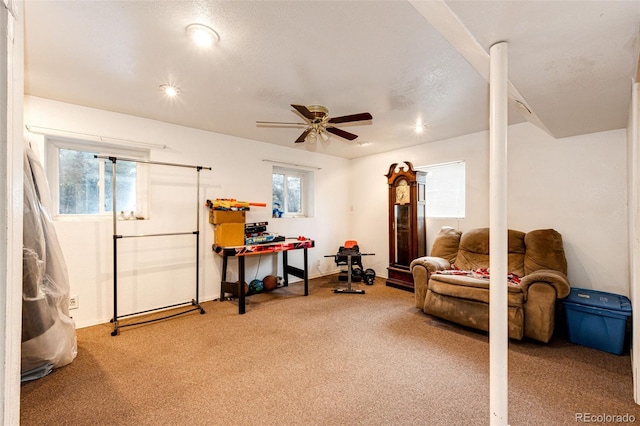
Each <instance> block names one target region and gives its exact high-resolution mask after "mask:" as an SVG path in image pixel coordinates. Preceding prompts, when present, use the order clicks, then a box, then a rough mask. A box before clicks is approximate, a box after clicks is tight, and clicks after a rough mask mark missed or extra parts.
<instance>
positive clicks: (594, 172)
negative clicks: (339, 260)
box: [25, 97, 629, 326]
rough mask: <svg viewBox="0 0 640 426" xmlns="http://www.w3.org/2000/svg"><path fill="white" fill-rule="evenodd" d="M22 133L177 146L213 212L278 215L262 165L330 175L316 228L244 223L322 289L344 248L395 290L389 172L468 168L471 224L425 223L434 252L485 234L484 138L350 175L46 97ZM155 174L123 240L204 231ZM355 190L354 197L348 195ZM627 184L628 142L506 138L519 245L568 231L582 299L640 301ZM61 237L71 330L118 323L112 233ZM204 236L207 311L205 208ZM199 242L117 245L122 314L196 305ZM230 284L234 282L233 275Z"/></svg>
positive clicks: (335, 161) (296, 153)
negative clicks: (589, 294)
mask: <svg viewBox="0 0 640 426" xmlns="http://www.w3.org/2000/svg"><path fill="white" fill-rule="evenodd" d="M25 123H27V124H30V125H37V126H43V127H49V128H55V129H64V130H68V131H73V132H80V133H89V134H95V135H102V136H109V137H115V138H122V139H128V140H135V141H141V142H148V143H156V144H167V145H168V149H166V150H159V149H154V150H152V152H151V155H152V158H151V159H152V160H153V161H167V162H174V163H185V164H198V165H202V166H211V167H212V168H213V171H212V172H206V171H203V172H201V185H202V193H201V198H202V199H205V198H216V197H223V198H237V199H241V200H247V201H264V202H267V203H269V202H270V197H271V195H270V194H271V187H270V173H271V164H270V163H266V162H263V161H262V160H263V159H271V160H273V159H275V160H278V161H284V162H290V163H296V164H305V165H308V166H314V167H319V168H320V170H318V171H316V172H315V173H316V178H315V184H316V192H315V216H314V217H313V218H308V219H279V220H275V219H271V217H270V210H269V209H261V208H253V209H252V210H251V211H250V212H249V215H248V219H247V220H248V221H250V222H253V221H262V220H267V221H269V230H270V231H272V232H278V233H281V234H284V235H286V236H290V237H296V236H298V235H305V236H308V237H311V238H313V239H314V240H315V241H316V248H315V249H312V250H310V252H309V254H310V265H311V275H312V276H317V275H320V274H323V273H331V272H334V271H335V265H334V264H333V262H332V259H330V258H324V255H326V254H333V253H335V251H336V249H337V247H338V246H340V245H341V244H342V243H343V242H344V241H345V240H347V239H355V240H358V242H359V243H360V247H361V249H362V250H363V251H365V252H369V253H375V254H376V255H375V256H370V257H366V258H364V259H363V263H364V264H365V267H367V268H368V267H372V268H374V269H376V272H377V274H378V276H381V277H386V275H387V271H386V266H387V265H388V228H387V196H388V188H387V184H386V177H385V174H386V173H387V171H388V168H389V165H390V164H391V163H402V162H403V161H411V162H412V163H413V164H414V166H415V167H419V166H425V165H430V164H437V163H443V162H449V161H455V160H464V161H465V162H466V179H467V188H466V189H467V194H466V209H467V212H466V217H465V218H464V219H460V220H442V219H440V220H432V219H430V220H428V241H429V242H428V245H429V247H430V246H431V243H432V241H433V237H434V235H435V234H436V233H437V231H438V230H439V229H440V227H441V226H443V225H450V226H454V227H457V228H459V229H461V230H467V229H471V228H475V227H483V226H488V220H489V207H488V191H489V175H488V171H489V163H488V158H489V153H488V149H489V142H488V134H487V133H486V132H481V133H476V134H472V135H467V136H462V137H458V138H453V139H449V140H444V141H439V142H433V143H428V144H422V145H416V146H414V147H412V148H406V149H402V150H397V151H394V152H389V153H384V154H379V155H374V156H369V157H364V158H360V159H356V160H351V161H349V160H345V159H341V158H336V157H331V156H326V155H322V154H317V153H313V152H309V151H305V150H300V149H294V148H287V147H280V146H275V145H270V144H265V143H261V142H256V141H251V140H246V139H240V138H235V137H231V136H226V135H220V134H215V133H211V132H206V131H201V130H196V129H191V128H186V127H181V126H176V125H172V124H167V123H162V122H157V121H152V120H146V119H142V118H138V117H132V116H127V115H123V114H116V113H111V112H107V111H100V110H94V109H90V108H84V107H79V106H75V105H70V104H64V103H59V102H54V101H49V100H45V99H41V98H35V97H26V101H25ZM28 138H30V139H31V140H32V141H34V142H39V141H40V140H41V139H42V138H41V137H40V136H38V135H35V134H28ZM157 167H160V168H153V169H152V171H151V181H152V185H151V199H152V206H151V220H149V221H143V222H133V223H122V224H119V226H120V227H119V229H118V232H119V233H123V234H125V233H129V231H130V233H133V234H137V233H149V232H163V231H184V230H191V228H194V227H195V219H194V217H195V212H194V211H193V210H192V200H195V192H194V191H195V190H194V189H193V188H194V184H195V177H194V176H195V172H193V171H190V170H186V169H185V170H183V169H163V168H162V166H157ZM344 182H350V185H349V186H348V187H345V186H344ZM626 184H627V183H626V132H625V130H616V131H611V132H603V133H598V134H590V135H584V136H577V137H573V138H565V139H560V140H556V139H553V138H552V137H550V136H549V135H547V134H546V133H544V132H542V131H541V130H539V129H538V128H536V127H535V126H533V125H530V124H528V123H525V124H520V125H516V126H512V127H510V129H509V189H508V193H509V201H508V202H509V226H510V227H511V228H514V229H519V230H522V231H529V230H533V229H539V228H554V229H556V230H558V231H559V232H560V233H561V234H562V235H563V238H564V243H565V250H566V254H567V260H568V264H569V278H570V280H571V283H572V285H573V286H575V287H585V288H593V289H599V290H604V291H610V292H614V293H619V294H624V295H628V294H629V287H628V281H629V275H628V259H627V256H626V253H627V241H628V240H627V210H626V209H627V206H626V198H627V194H626ZM185 226H186V227H187V229H185ZM124 227H128V228H130V229H127V228H124ZM56 229H57V230H58V232H59V238H60V241H61V244H62V247H63V251H64V254H65V256H66V260H67V264H68V267H69V275H70V280H71V292H72V294H78V295H79V296H80V309H78V310H74V311H72V314H73V316H74V319H75V320H76V322H77V324H78V325H79V326H86V325H89V324H94V323H98V322H104V321H108V320H109V319H110V318H111V317H112V314H113V308H112V299H113V297H112V294H113V289H112V279H113V274H112V237H111V236H112V227H111V221H110V220H109V219H105V220H92V221H57V222H56ZM200 229H201V247H200V250H201V272H200V280H201V281H200V282H201V292H200V298H201V300H208V299H212V298H215V297H217V296H218V295H219V281H220V269H221V259H220V258H219V257H217V256H213V255H212V253H211V250H210V248H211V242H212V241H213V232H212V227H211V225H209V224H208V223H207V217H206V209H204V207H203V208H202V210H201V216H200ZM189 238H190V237H177V239H176V240H174V241H169V240H161V239H156V240H154V241H153V242H151V241H143V240H142V239H138V240H136V241H133V240H129V241H131V243H130V247H127V246H125V245H124V244H120V245H119V249H120V252H119V253H120V254H121V255H122V256H121V260H119V271H120V272H119V291H120V292H121V295H120V296H121V297H119V304H120V309H119V313H120V314H122V313H125V312H126V311H131V312H135V311H138V310H142V309H147V308H153V307H156V306H163V305H165V304H170V303H175V302H176V301H183V300H182V299H187V300H189V299H190V298H191V297H193V286H192V284H191V283H193V282H194V281H195V280H194V276H195V275H194V274H195V271H194V269H193V268H192V266H191V263H192V259H193V257H192V253H193V252H192V245H191V240H190V239H189ZM88 247H89V248H90V250H88V249H87V248H88ZM300 256H301V253H294V254H293V255H292V260H293V262H297V261H298V260H299V258H300ZM119 258H120V257H119ZM274 258H275V257H274ZM274 268H278V265H275V264H274V260H273V258H269V257H264V259H262V260H261V261H260V265H259V270H257V259H255V260H254V259H250V260H249V262H248V269H247V278H248V279H253V278H254V276H256V277H258V278H262V277H263V276H264V275H267V274H269V273H272V272H274ZM230 271H232V272H233V273H234V275H235V262H233V263H232V264H231V266H230ZM278 273H279V274H281V271H280V270H278ZM231 278H233V279H235V278H236V276H234V277H231ZM176 283H180V284H179V285H176ZM125 289H126V290H125Z"/></svg>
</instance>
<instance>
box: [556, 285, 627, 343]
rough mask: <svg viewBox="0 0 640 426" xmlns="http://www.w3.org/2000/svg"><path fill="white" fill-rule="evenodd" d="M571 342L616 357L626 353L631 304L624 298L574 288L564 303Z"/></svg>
mask: <svg viewBox="0 0 640 426" xmlns="http://www.w3.org/2000/svg"><path fill="white" fill-rule="evenodd" d="M562 305H563V306H564V309H565V315H566V320H567V333H568V335H569V341H570V342H572V343H575V344H578V345H582V346H587V347H589V348H593V349H598V350H601V351H605V352H609V353H612V354H616V355H621V354H622V352H623V350H624V342H625V334H626V333H625V331H626V324H627V320H628V319H629V318H630V317H631V301H630V300H629V299H628V298H627V297H625V296H621V295H617V294H612V293H605V292H601V291H595V290H589V289H582V288H575V287H574V288H572V289H571V293H570V294H569V296H568V297H567V298H566V299H563V300H562Z"/></svg>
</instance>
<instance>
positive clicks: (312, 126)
mask: <svg viewBox="0 0 640 426" xmlns="http://www.w3.org/2000/svg"><path fill="white" fill-rule="evenodd" d="M291 106H292V107H293V108H294V109H295V110H296V111H298V113H300V115H301V116H302V117H303V118H304V119H305V120H306V123H286V122H281V121H256V124H258V125H260V124H281V125H303V126H307V128H306V129H305V130H304V131H303V132H302V134H300V136H298V139H296V141H295V143H303V142H308V143H310V144H313V143H315V142H316V140H318V138H320V140H321V141H322V142H327V141H328V140H329V135H328V134H327V133H331V134H334V135H336V136H339V137H341V138H344V139H347V140H350V141H352V140H354V139H356V138H357V137H358V135H355V134H353V133H350V132H347V131H345V130H342V129H339V128H337V127H335V126H333V124H340V123H350V122H354V121H366V120H372V119H373V117H372V116H371V114H369V113H368V112H362V113H359V114H351V115H343V116H340V117H333V118H331V117H329V109H328V108H327V107H325V106H322V105H307V106H304V105H296V104H291Z"/></svg>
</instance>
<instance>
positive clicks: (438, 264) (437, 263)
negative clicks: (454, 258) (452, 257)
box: [410, 256, 451, 274]
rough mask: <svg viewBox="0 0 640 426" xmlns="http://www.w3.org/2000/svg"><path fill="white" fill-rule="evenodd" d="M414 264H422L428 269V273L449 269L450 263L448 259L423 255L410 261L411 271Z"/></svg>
mask: <svg viewBox="0 0 640 426" xmlns="http://www.w3.org/2000/svg"><path fill="white" fill-rule="evenodd" d="M416 266H422V267H424V268H426V270H427V271H429V273H430V274H432V273H434V272H436V271H444V270H445V269H451V264H450V263H449V261H448V260H446V259H443V258H442V257H433V256H424V257H419V258H417V259H414V260H413V261H412V262H411V266H410V267H411V271H413V268H414V267H416Z"/></svg>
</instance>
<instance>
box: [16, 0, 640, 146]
mask: <svg viewBox="0 0 640 426" xmlns="http://www.w3.org/2000/svg"><path fill="white" fill-rule="evenodd" d="M191 23H203V24H206V25H209V26H210V27H212V28H214V29H215V30H216V31H217V33H218V34H219V36H220V41H219V42H218V43H217V44H215V45H214V46H213V47H212V48H209V49H199V48H197V47H196V46H194V45H193V44H192V43H191V41H190V39H189V37H188V36H187V33H186V31H185V28H186V26H187V25H189V24H191ZM25 32H26V33H25V92H26V93H27V94H29V95H34V96H39V97H43V98H48V99H54V100H59V101H62V102H68V103H73V104H78V105H84V106H88V107H93V108H100V109H104V110H109V111H115V112H121V113H125V114H131V115H134V116H140V117H146V118H151V119H155V120H160V121H165V122H169V123H175V124H179V125H183V126H189V127H193V128H198V129H204V130H210V131H213V132H217V133H222V134H229V135H234V136H239V137H243V138H248V139H254V140H258V141H263V142H268V143H273V144H279V145H284V146H289V147H295V148H297V149H301V150H309V151H316V152H323V153H327V154H330V155H335V156H340V157H345V158H357V157H360V156H364V155H370V154H374V153H379V152H384V151H389V150H393V149H398V148H401V147H407V146H412V145H416V144H422V143H426V142H431V141H436V140H442V139H446V138H451V137H455V136H459V135H463V134H468V133H474V132H478V131H481V130H485V129H487V128H488V93H489V90H488V82H487V75H488V58H489V56H488V53H487V52H488V51H489V48H490V46H491V45H492V44H494V43H496V42H499V41H506V42H508V44H509V49H508V50H509V79H510V83H511V86H512V91H511V96H512V98H513V99H518V100H519V101H521V102H522V103H523V104H524V105H526V106H527V107H528V108H529V109H530V110H531V114H525V115H521V114H520V113H519V112H520V111H522V109H520V110H519V109H518V108H516V107H515V106H514V107H512V108H511V109H510V118H509V121H510V123H511V124H515V123H518V122H522V121H524V120H525V119H529V120H531V121H533V122H535V123H536V124H537V125H539V126H540V127H542V128H544V129H545V130H546V131H548V132H549V133H550V134H552V135H553V136H555V137H557V138H562V137H567V136H571V135H578V134H584V133H593V132H598V131H605V130H612V129H619V128H624V127H626V123H627V117H628V109H629V105H630V93H631V90H630V88H631V84H632V82H633V79H634V77H635V76H636V72H637V66H638V52H639V46H640V42H639V32H640V2H638V1H635V0H633V1H631V0H630V1H544V2H542V1H527V0H523V1H446V2H444V1H411V2H406V1H367V2H364V1H331V2H325V1H274V2H271V1H246V2H245V1H233V2H232V1H211V0H201V1H185V0H171V1H135V0H129V1H96V0H91V1H88V0H82V1H62V0H47V1H39V0H29V1H27V2H25ZM167 83H171V84H175V85H177V86H179V87H180V91H181V92H180V95H179V96H178V97H177V98H175V99H168V98H167V97H166V96H165V95H164V94H163V93H162V92H161V90H160V89H159V86H160V85H161V84H167ZM290 104H302V105H311V104H320V105H324V106H326V107H328V108H329V111H330V115H331V116H340V115H348V114H354V113H360V112H365V111H366V112H370V113H371V114H372V115H373V120H370V121H365V122H360V123H351V124H345V125H340V126H339V127H340V128H342V129H344V130H347V131H349V132H352V133H355V134H357V135H359V137H358V138H357V139H356V140H355V141H347V140H345V139H342V138H339V137H336V136H331V137H330V138H329V140H328V142H327V143H321V142H316V143H315V144H309V143H304V144H294V141H295V139H296V138H297V137H298V135H299V134H300V133H301V132H302V130H303V128H298V127H294V126H266V125H256V121H258V120H260V121H283V122H300V121H301V117H300V116H299V114H297V113H296V112H295V110H294V109H293V108H292V107H291V105H290ZM514 105H515V104H514ZM416 120H421V122H422V123H424V124H425V126H426V127H425V129H424V132H422V133H421V134H417V133H416V132H415V128H414V126H415V123H416ZM27 124H31V125H34V126H37V125H38V123H27ZM70 126H71V125H70ZM66 130H69V131H73V130H74V129H73V128H71V127H70V128H68V129H66ZM102 136H110V135H102ZM365 142H367V143H369V144H368V145H365V144H364V143H365Z"/></svg>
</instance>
